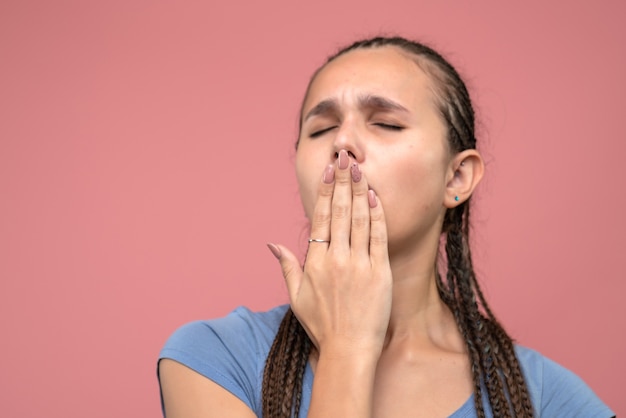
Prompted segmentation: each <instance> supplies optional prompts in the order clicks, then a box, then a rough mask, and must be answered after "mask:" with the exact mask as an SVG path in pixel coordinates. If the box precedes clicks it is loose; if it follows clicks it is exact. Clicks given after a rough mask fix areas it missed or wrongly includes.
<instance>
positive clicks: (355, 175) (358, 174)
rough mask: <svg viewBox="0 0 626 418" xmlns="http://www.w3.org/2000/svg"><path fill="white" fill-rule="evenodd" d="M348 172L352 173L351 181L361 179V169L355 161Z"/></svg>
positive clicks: (356, 181)
mask: <svg viewBox="0 0 626 418" xmlns="http://www.w3.org/2000/svg"><path fill="white" fill-rule="evenodd" d="M350 174H352V181H353V182H355V183H358V182H359V181H361V170H360V169H359V165H358V164H357V163H352V167H350Z"/></svg>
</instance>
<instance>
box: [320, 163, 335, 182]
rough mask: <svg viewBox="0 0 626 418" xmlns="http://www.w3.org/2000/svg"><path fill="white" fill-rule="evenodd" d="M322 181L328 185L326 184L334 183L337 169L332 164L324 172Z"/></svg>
mask: <svg viewBox="0 0 626 418" xmlns="http://www.w3.org/2000/svg"><path fill="white" fill-rule="evenodd" d="M322 181H323V182H324V183H326V184H330V183H332V182H333V181H335V167H333V165H332V164H330V165H329V166H328V167H326V169H325V170H324V175H323V176H322Z"/></svg>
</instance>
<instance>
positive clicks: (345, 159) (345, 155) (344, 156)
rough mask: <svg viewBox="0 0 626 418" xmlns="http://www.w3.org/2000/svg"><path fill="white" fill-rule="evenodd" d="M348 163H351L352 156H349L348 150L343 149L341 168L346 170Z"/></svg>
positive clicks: (340, 159)
mask: <svg viewBox="0 0 626 418" xmlns="http://www.w3.org/2000/svg"><path fill="white" fill-rule="evenodd" d="M348 164H350V157H348V152H347V151H346V150H345V149H342V150H341V151H339V168H340V169H341V170H345V169H346V168H348Z"/></svg>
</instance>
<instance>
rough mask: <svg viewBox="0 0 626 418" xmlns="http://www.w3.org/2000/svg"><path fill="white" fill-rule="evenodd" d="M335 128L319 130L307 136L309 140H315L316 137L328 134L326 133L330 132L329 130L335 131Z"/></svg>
mask: <svg viewBox="0 0 626 418" xmlns="http://www.w3.org/2000/svg"><path fill="white" fill-rule="evenodd" d="M335 128H336V126H330V127H328V128H324V129H320V130H319V131H315V132H313V133H311V134H310V135H309V138H317V137H319V136H322V135H324V134H325V133H326V132H328V131H330V130H332V129H335Z"/></svg>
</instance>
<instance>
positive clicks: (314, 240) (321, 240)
mask: <svg viewBox="0 0 626 418" xmlns="http://www.w3.org/2000/svg"><path fill="white" fill-rule="evenodd" d="M312 242H326V243H330V241H328V240H325V239H317V238H309V244H310V243H312Z"/></svg>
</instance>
